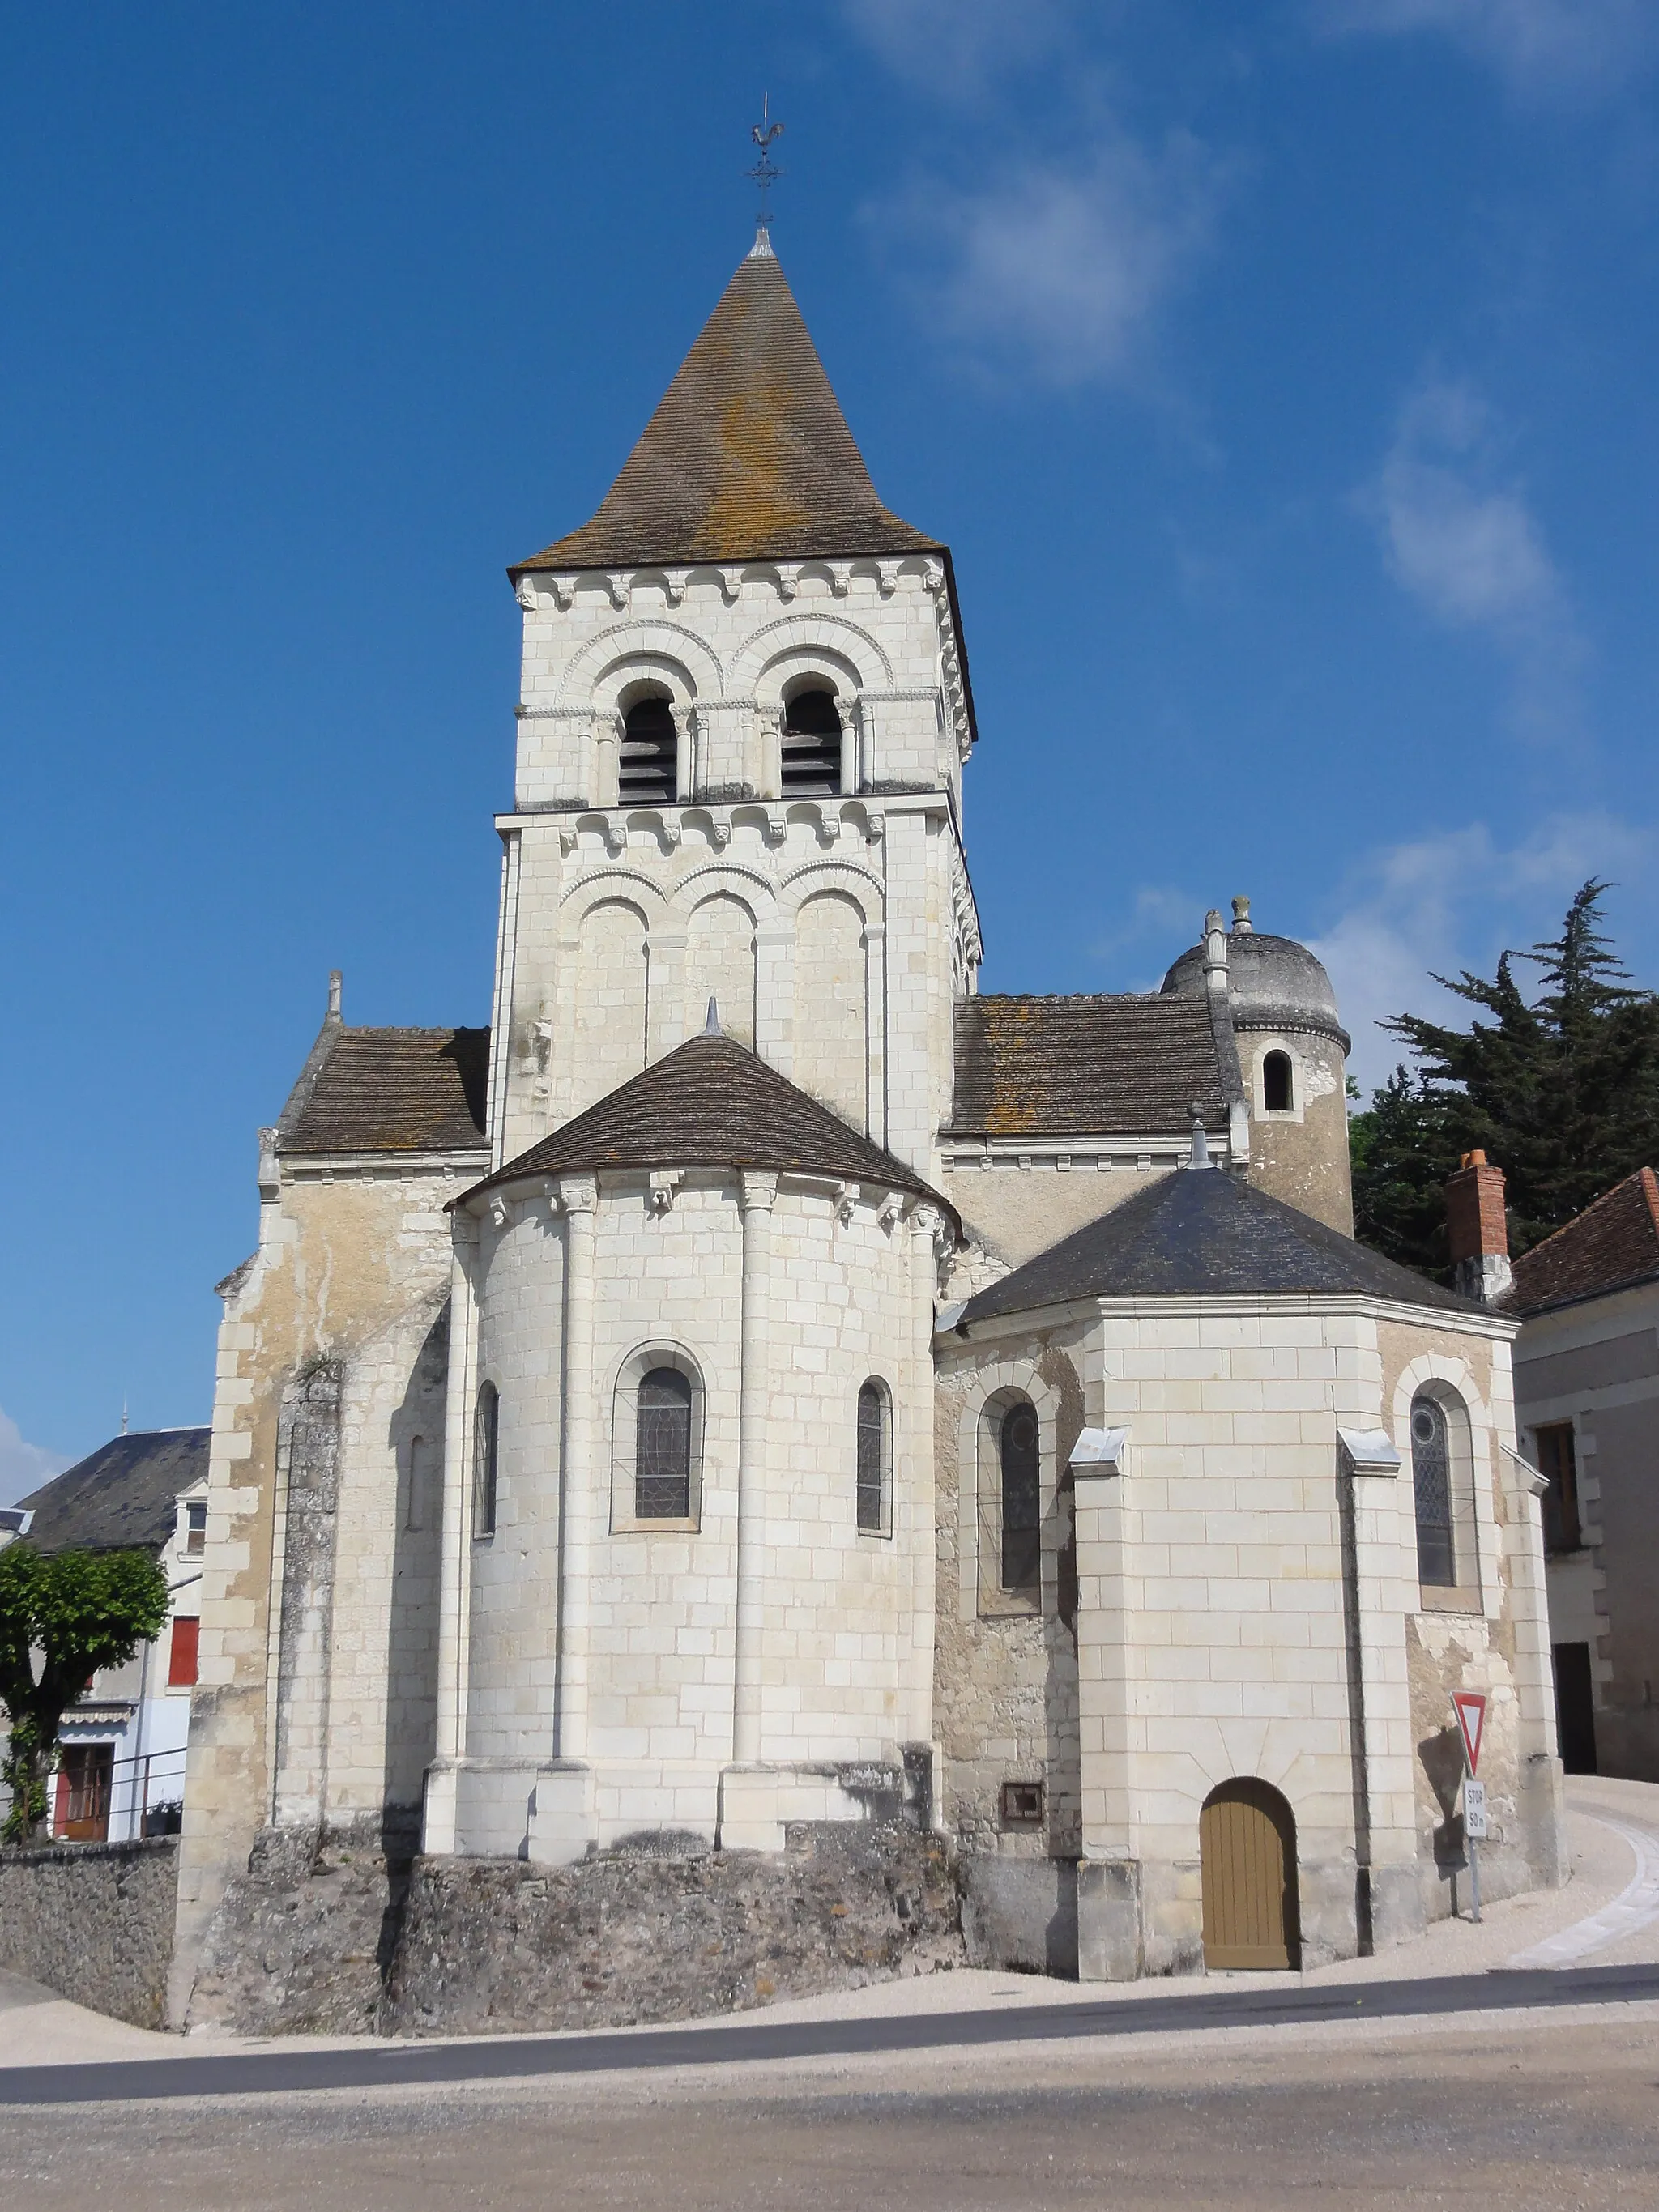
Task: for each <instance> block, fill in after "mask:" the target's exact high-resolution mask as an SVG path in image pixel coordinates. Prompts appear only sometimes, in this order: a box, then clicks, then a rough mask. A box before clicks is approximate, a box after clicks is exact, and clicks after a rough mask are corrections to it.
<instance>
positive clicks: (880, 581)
mask: <svg viewBox="0 0 1659 2212" xmlns="http://www.w3.org/2000/svg"><path fill="white" fill-rule="evenodd" d="M898 572H899V564H898V562H896V561H878V562H877V563H876V589H877V590H878V592H880V593H881V596H882V597H883V599H891V598H892V596H893V594H894V592H896V591H897V589H898Z"/></svg>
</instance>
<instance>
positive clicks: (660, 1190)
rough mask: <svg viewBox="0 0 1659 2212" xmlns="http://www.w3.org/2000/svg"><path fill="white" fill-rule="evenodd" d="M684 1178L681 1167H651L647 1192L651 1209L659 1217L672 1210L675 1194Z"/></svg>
mask: <svg viewBox="0 0 1659 2212" xmlns="http://www.w3.org/2000/svg"><path fill="white" fill-rule="evenodd" d="M684 1180H685V1175H684V1170H683V1169H680V1168H653V1170H651V1188H650V1194H649V1195H650V1200H651V1211H652V1212H653V1214H655V1215H656V1216H657V1217H658V1218H661V1216H662V1215H664V1214H665V1213H669V1212H672V1211H673V1206H674V1196H675V1194H676V1192H677V1191H678V1189H679V1187H680V1185H681V1184H682V1183H683V1182H684Z"/></svg>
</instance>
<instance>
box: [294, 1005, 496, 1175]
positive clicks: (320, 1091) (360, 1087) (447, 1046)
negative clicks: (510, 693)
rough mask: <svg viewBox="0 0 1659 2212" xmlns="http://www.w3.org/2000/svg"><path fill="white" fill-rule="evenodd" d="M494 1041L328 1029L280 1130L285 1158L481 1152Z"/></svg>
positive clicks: (476, 1035) (476, 1033) (449, 1033)
mask: <svg viewBox="0 0 1659 2212" xmlns="http://www.w3.org/2000/svg"><path fill="white" fill-rule="evenodd" d="M488 1090H489V1030H487V1029H481V1030H394V1029H347V1028H345V1027H344V1026H343V1024H340V1023H338V1022H332V1023H325V1024H324V1026H323V1030H322V1034H321V1035H320V1036H319V1038H318V1040H317V1042H316V1044H315V1046H313V1049H312V1054H311V1058H310V1059H309V1060H307V1063H306V1067H305V1071H304V1073H302V1074H301V1078H300V1080H299V1082H298V1084H296V1085H295V1090H294V1094H293V1096H292V1097H290V1099H289V1103H288V1105H287V1107H286V1108H285V1109H284V1110H283V1117H282V1120H281V1121H280V1122H279V1123H278V1124H277V1136H276V1144H277V1150H278V1151H279V1152H477V1151H480V1150H482V1149H483V1147H485V1146H488V1144H489V1135H488V1133H487V1125H486V1121H485V1099H486V1096H487V1093H488Z"/></svg>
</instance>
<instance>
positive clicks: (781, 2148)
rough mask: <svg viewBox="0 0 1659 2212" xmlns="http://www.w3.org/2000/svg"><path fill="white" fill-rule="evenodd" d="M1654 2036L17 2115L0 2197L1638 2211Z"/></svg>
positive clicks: (978, 2063)
mask: <svg viewBox="0 0 1659 2212" xmlns="http://www.w3.org/2000/svg"><path fill="white" fill-rule="evenodd" d="M1135 2009H1137V2010H1139V2009H1142V2008H1141V2007H1136V2008H1135ZM999 2025H1000V2027H1002V2028H1003V2029H1004V2030H1005V2031H1006V2029H1007V2028H1009V2027H1012V2025H1013V2021H1012V2020H1011V2019H1010V2018H1008V2017H1007V2016H1006V2015H1005V2016H1004V2017H1003V2018H1002V2019H1001V2021H1000V2022H999ZM1656 2039H1659V2030H1656V2027H1655V2025H1654V2024H1653V2022H1652V2021H1651V2020H1643V2019H1632V2017H1631V2016H1630V2015H1620V2014H1619V2013H1617V2012H1616V2011H1609V2012H1607V2013H1603V2014H1601V2015H1597V2016H1595V2017H1594V2018H1592V2019H1591V2020H1590V2021H1589V2023H1588V2024H1586V2023H1585V2022H1584V2020H1583V2015H1582V2014H1581V2015H1577V2016H1576V2017H1575V2018H1574V2020H1573V2021H1571V2022H1569V2021H1565V2020H1564V2021H1561V2022H1559V2024H1558V2023H1555V2022H1552V2021H1547V2020H1546V2021H1542V2022H1541V2021H1539V2018H1538V2016H1537V2015H1536V2014H1532V2015H1502V2014H1498V2015H1491V2016H1490V2018H1489V2021H1487V2022H1486V2023H1483V2024H1482V2027H1481V2028H1480V2030H1479V2031H1478V2032H1477V2031H1472V2030H1471V2029H1470V2027H1468V2024H1467V2023H1463V2022H1459V2023H1457V2024H1456V2025H1452V2024H1450V2023H1447V2024H1445V2025H1438V2024H1435V2023H1429V2024H1426V2025H1424V2024H1419V2025H1415V2026H1412V2025H1405V2024H1402V2023H1400V2022H1394V2023H1386V2022H1383V2023H1377V2024H1376V2025H1365V2026H1362V2027H1360V2028H1359V2030H1358V2032H1357V2033H1355V2032H1352V2031H1346V2032H1345V2031H1342V2030H1335V2029H1318V2028H1306V2027H1304V2028H1291V2029H1287V2030H1285V2031H1284V2032H1283V2033H1271V2034H1264V2035H1253V2036H1250V2037H1249V2038H1248V2039H1246V2041H1245V2042H1243V2043H1241V2042H1239V2041H1236V2040H1235V2041H1231V2042H1228V2041H1224V2040H1221V2039H1215V2038H1205V2037H1194V2038H1193V2039H1189V2040H1183V2042H1182V2044H1181V2045H1178V2046H1175V2047H1173V2048H1172V2047H1171V2046H1170V2045H1147V2044H1146V2043H1145V2042H1144V2041H1140V2040H1137V2039H1133V2038H1127V2039H1126V2038H1121V2037H1117V2038H1113V2039H1093V2040H1091V2041H1089V2042H1086V2043H1084V2044H1081V2045H1079V2044H1077V2043H1071V2044H1065V2045H1062V2044H1057V2043H1043V2042H1034V2043H1027V2044H1025V2045H1023V2046H1021V2047H1019V2048H1018V2049H1017V2050H1015V2051H1012V2052H1011V2051H1008V2050H1006V2048H1005V2049H1002V2050H1000V2051H996V2052H995V2053H992V2052H991V2051H989V2050H987V2049H983V2048H981V2049H979V2050H975V2051H921V2052H918V2051H909V2052H902V2053H897V2054H892V2053H890V2054H885V2055H878V2056H873V2057H853V2058H847V2059H843V2060H839V2061H826V2060H823V2059H819V2060H816V2061H811V2062H807V2063H797V2064H795V2065H793V2066H791V2067H789V2068H787V2069H780V2068H775V2067H768V2068H765V2069H763V2072H757V2070H755V2069H743V2068H738V2067H730V2066H727V2067H718V2068H714V2069H697V2070H696V2072H695V2073H693V2072H691V2071H690V2070H687V2071H685V2072H682V2073H679V2074H674V2075H667V2074H656V2075H641V2074H635V2075H627V2076H615V2075H613V2076H611V2077H608V2078H603V2079H602V2078H600V2077H598V2076H592V2075H589V2076H586V2077H579V2078H572V2077H571V2076H569V2075H564V2076H557V2077H554V2076H546V2075H544V2076H542V2077H539V2078H537V2079H534V2080H529V2081H520V2082H519V2083H518V2084H516V2085H512V2086H507V2087H504V2086H503V2085H502V2084H501V2083H499V2082H492V2083H489V2084H475V2085H472V2086H470V2087H465V2086H463V2087H457V2086H454V2085H444V2086H441V2087H430V2086H428V2087H408V2088H403V2089H385V2088H383V2089H375V2090H372V2091H365V2090H357V2091H345V2092H339V2091H337V2092H334V2093H314V2092H313V2093H290V2094H289V2095H285V2096H260V2097H252V2098H236V2099H229V2098H226V2099H221V2098H204V2099H197V2100H186V2101H183V2102H179V2101H171V2102H150V2103H143V2104H137V2105H121V2104H113V2103H106V2104H101V2105H95V2106H80V2107H78V2108H76V2109H75V2110H73V2111H70V2110H68V2109H65V2108H63V2107H58V2108H56V2109H53V2108H50V2107H43V2106H35V2107H33V2108H22V2107H15V2108H14V2109H13V2110H11V2111H9V2112H7V2113H6V2115H5V2118H4V2121H3V2124H0V2196H3V2198H4V2200H5V2201H7V2202H9V2203H17V2204H19V2205H22V2204H27V2206H28V2207H29V2208H30V2212H88V2208H89V2207H101V2206H118V2207H119V2208H120V2212H186V2209H187V2212H278V2208H281V2212H293V2208H297V2207H303V2208H305V2212H438V2209H439V2208H443V2212H451V2208H456V2207H474V2206H477V2207H487V2208H489V2212H530V2208H532V2207H533V2208H536V2212H545V2208H547V2207H549V2206H556V2207H558V2208H559V2212H586V2208H589V2207H592V2208H595V2212H599V2208H603V2212H635V2208H638V2212H646V2208H650V2212H715V2209H716V2208H719V2212H748V2208H751V2207H752V2208H756V2212H759V2208H765V2212H781V2208H782V2209H783V2212H853V2208H858V2212H884V2208H889V2207H893V2208H902V2212H981V2208H984V2212H1038V2208H1042V2212H1048V2208H1066V2212H1070V2208H1073V2207H1076V2208H1079V2212H1081V2208H1085V2207H1087V2208H1089V2212H1209V2209H1210V2208H1218V2207H1222V2206H1225V2207H1227V2208H1228V2209H1229V2212H1269V2208H1271V2212H1284V2208H1286V2207H1291V2208H1298V2207H1301V2206H1303V2205H1304V2204H1305V2205H1307V2206H1309V2207H1317V2208H1319V2212H1332V2208H1337V2209H1338V2212H1381V2208H1389V2212H1393V2208H1399V2207H1411V2208H1416V2207H1419V2206H1422V2207H1428V2206H1455V2207H1460V2208H1480V2212H1565V2208H1569V2207H1572V2208H1584V2207H1595V2208H1598V2212H1599V2208H1603V2207H1616V2208H1620V2212H1627V2208H1638V2207H1639V2208H1648V2207H1659V2093H1656V2092H1659V2081H1656V2075H1659V2046H1656Z"/></svg>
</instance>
